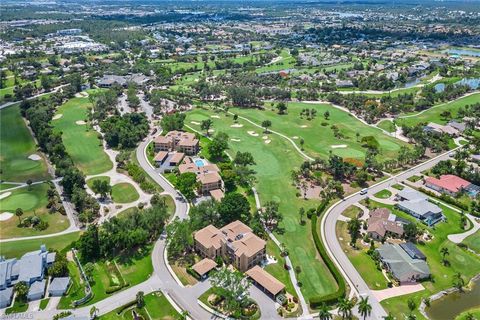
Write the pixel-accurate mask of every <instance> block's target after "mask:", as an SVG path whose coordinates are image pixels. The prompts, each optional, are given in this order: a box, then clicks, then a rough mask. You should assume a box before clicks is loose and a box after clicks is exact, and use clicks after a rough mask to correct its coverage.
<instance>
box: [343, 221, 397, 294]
mask: <svg viewBox="0 0 480 320" xmlns="http://www.w3.org/2000/svg"><path fill="white" fill-rule="evenodd" d="M335 229H336V234H337V237H338V239H339V242H340V246H341V247H342V249H343V251H344V252H345V253H346V254H347V256H348V258H349V259H350V261H351V262H352V264H353V265H354V266H355V269H357V271H358V272H359V273H360V275H361V276H362V278H363V280H365V282H366V283H367V285H368V286H369V287H370V289H373V290H381V289H386V288H387V284H388V281H387V279H386V278H385V277H384V275H383V274H382V271H381V270H378V269H377V267H376V265H375V262H374V261H373V259H372V258H371V257H370V256H369V255H368V254H367V250H368V247H363V246H362V244H361V243H360V241H357V246H358V247H359V249H354V248H352V247H351V246H350V244H349V242H350V234H348V230H347V223H346V222H344V221H337V225H336V227H335Z"/></svg>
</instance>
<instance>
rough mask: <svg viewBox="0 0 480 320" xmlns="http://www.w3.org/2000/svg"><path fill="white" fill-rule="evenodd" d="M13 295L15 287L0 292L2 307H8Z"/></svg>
mask: <svg viewBox="0 0 480 320" xmlns="http://www.w3.org/2000/svg"><path fill="white" fill-rule="evenodd" d="M12 295H13V287H9V288H6V289H4V290H0V305H6V304H7V303H10V301H11V300H12Z"/></svg>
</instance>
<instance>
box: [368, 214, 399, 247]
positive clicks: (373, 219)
mask: <svg viewBox="0 0 480 320" xmlns="http://www.w3.org/2000/svg"><path fill="white" fill-rule="evenodd" d="M405 224H408V221H405V220H402V219H400V218H398V217H397V216H396V215H394V214H393V213H392V212H391V211H390V210H389V209H387V208H379V209H375V210H373V211H371V212H370V216H369V218H368V220H367V225H368V228H367V234H368V236H369V237H370V238H371V239H374V240H383V239H385V238H386V237H392V238H401V237H402V236H403V226H404V225H405Z"/></svg>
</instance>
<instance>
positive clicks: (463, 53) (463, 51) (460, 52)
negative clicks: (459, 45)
mask: <svg viewBox="0 0 480 320" xmlns="http://www.w3.org/2000/svg"><path fill="white" fill-rule="evenodd" d="M444 52H446V53H448V54H458V55H461V56H472V57H480V51H477V50H468V49H448V50H445V51H444Z"/></svg>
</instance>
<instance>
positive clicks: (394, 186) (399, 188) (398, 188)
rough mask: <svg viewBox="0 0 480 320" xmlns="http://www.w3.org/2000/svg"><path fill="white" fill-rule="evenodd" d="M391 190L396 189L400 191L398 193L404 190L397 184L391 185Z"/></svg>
mask: <svg viewBox="0 0 480 320" xmlns="http://www.w3.org/2000/svg"><path fill="white" fill-rule="evenodd" d="M392 188H394V189H397V190H400V191H402V190H403V189H405V187H404V186H402V185H401V184H398V183H396V184H394V185H392Z"/></svg>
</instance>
